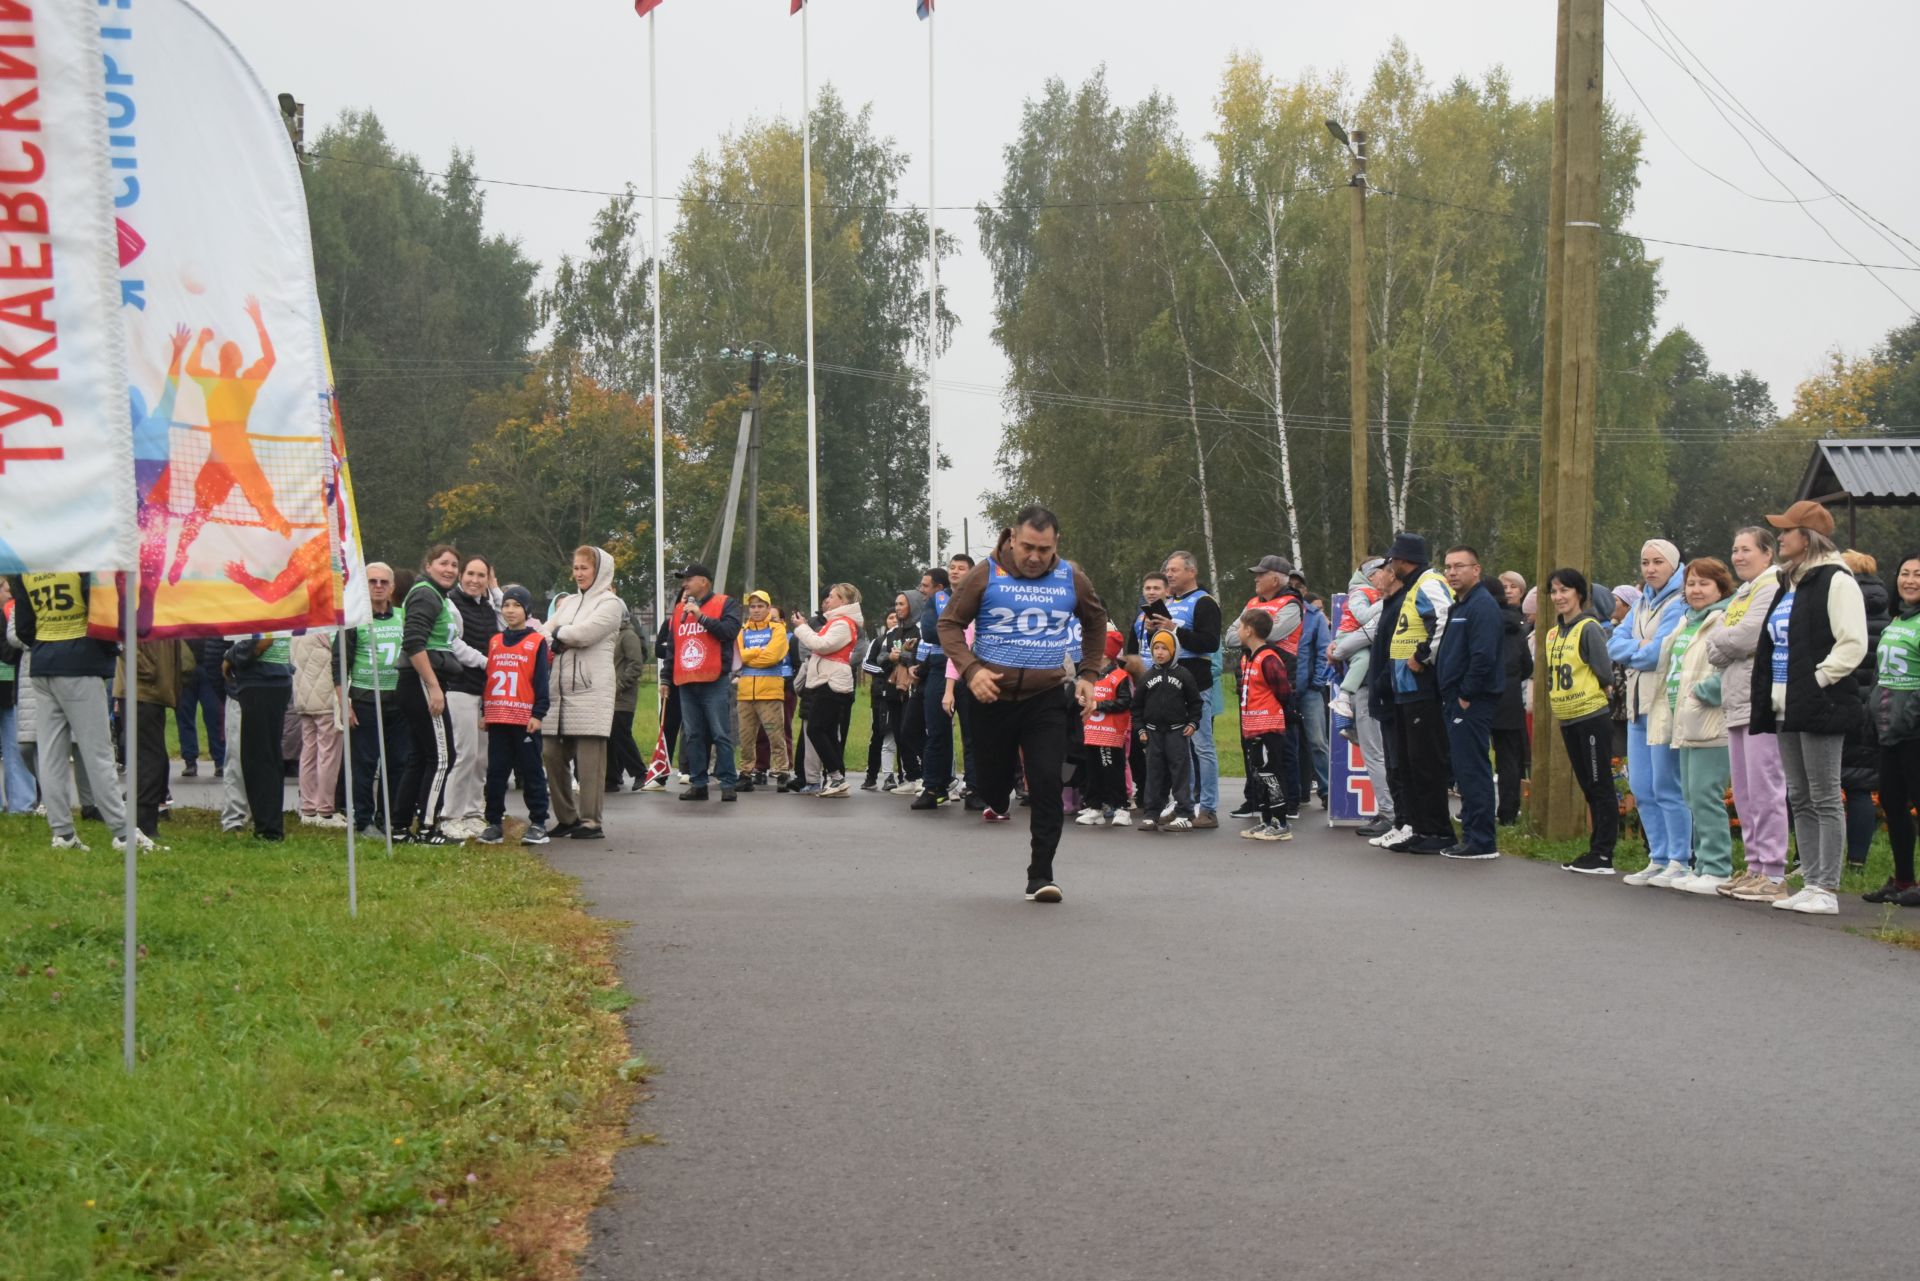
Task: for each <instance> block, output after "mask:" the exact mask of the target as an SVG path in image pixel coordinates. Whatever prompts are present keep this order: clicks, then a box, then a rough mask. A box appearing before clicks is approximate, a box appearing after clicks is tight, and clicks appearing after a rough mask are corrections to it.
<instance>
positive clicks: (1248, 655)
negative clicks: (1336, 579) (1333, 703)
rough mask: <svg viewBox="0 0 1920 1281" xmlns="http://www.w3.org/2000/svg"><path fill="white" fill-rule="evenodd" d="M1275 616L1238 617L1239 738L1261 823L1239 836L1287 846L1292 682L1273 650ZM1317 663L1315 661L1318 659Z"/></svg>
mask: <svg viewBox="0 0 1920 1281" xmlns="http://www.w3.org/2000/svg"><path fill="white" fill-rule="evenodd" d="M1272 637H1273V615H1271V614H1269V613H1267V612H1266V611H1265V610H1259V609H1250V610H1248V611H1247V612H1246V613H1244V614H1242V615H1240V737H1241V739H1242V740H1243V741H1244V742H1245V743H1246V746H1247V776H1248V777H1249V778H1251V779H1253V780H1254V781H1255V783H1256V784H1257V786H1256V787H1255V788H1254V791H1255V794H1256V795H1257V796H1258V797H1259V798H1260V799H1259V805H1260V821H1259V822H1258V823H1256V824H1254V825H1253V826H1252V827H1250V828H1248V829H1247V830H1246V831H1244V832H1242V833H1240V835H1242V836H1244V837H1246V838H1247V839H1248V840H1250V841H1290V840H1292V839H1293V830H1292V829H1291V828H1289V827H1288V826H1287V793H1286V787H1285V785H1284V784H1283V783H1282V782H1281V778H1282V775H1283V771H1284V770H1285V768H1286V760H1287V753H1286V745H1287V710H1286V709H1287V696H1288V695H1289V694H1291V693H1292V692H1293V683H1292V681H1291V680H1290V679H1289V678H1288V675H1287V656H1286V654H1285V653H1284V652H1283V651H1282V650H1281V649H1280V647H1279V646H1278V645H1275V644H1274V643H1273V640H1272ZM1316 661H1317V660H1316Z"/></svg>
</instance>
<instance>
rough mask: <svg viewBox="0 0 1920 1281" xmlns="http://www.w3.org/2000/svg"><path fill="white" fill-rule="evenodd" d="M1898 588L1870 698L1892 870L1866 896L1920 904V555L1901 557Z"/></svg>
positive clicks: (1878, 900) (1882, 638) (1904, 904)
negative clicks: (1918, 812)
mask: <svg viewBox="0 0 1920 1281" xmlns="http://www.w3.org/2000/svg"><path fill="white" fill-rule="evenodd" d="M1893 591H1894V606H1893V621H1891V622H1890V623H1888V624H1887V629H1886V630H1885V631H1884V632H1882V633H1881V634H1880V648H1879V654H1878V655H1877V660H1878V661H1877V662H1876V664H1875V670H1876V672H1877V673H1878V675H1877V678H1876V680H1875V682H1874V687H1873V692H1872V694H1871V695H1870V696H1869V698H1868V702H1867V707H1868V710H1869V714H1870V715H1871V716H1872V717H1873V721H1874V728H1875V729H1876V730H1877V731H1878V736H1879V740H1880V805H1881V807H1882V808H1883V809H1885V810H1886V811H1887V843H1888V844H1889V845H1891V846H1892V847H1893V875H1892V876H1891V877H1889V878H1888V880H1887V883H1886V884H1885V885H1882V886H1881V887H1880V888H1879V889H1877V890H1873V891H1870V892H1869V893H1867V894H1865V895H1863V896H1862V897H1864V898H1865V899H1866V900H1867V902H1869V903H1898V904H1900V906H1902V907H1920V885H1917V884H1916V881H1915V876H1914V870H1913V842H1914V824H1913V809H1914V806H1915V805H1916V804H1920V555H1910V556H1907V557H1905V558H1903V559H1902V560H1901V562H1900V571H1899V574H1898V576H1897V577H1896V578H1895V579H1894V580H1893Z"/></svg>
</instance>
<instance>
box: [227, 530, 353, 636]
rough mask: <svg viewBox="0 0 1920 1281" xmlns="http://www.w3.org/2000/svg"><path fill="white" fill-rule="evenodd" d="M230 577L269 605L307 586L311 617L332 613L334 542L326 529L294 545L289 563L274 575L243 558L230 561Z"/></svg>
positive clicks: (228, 575) (228, 570)
mask: <svg viewBox="0 0 1920 1281" xmlns="http://www.w3.org/2000/svg"><path fill="white" fill-rule="evenodd" d="M227 577H228V578H229V579H231V580H232V581H233V582H236V583H238V584H239V585H240V586H242V587H244V588H246V589H247V590H248V591H250V592H252V593H253V594H254V595H255V596H258V597H259V598H260V599H261V600H263V601H265V602H267V603H268V604H269V605H272V604H275V603H277V602H279V601H283V600H285V599H286V598H287V597H289V596H291V595H293V593H294V592H295V591H297V590H298V589H299V588H301V587H303V586H304V587H305V588H306V589H307V611H308V614H309V615H310V616H312V617H318V616H320V615H322V614H331V613H332V612H333V609H334V598H333V582H334V579H333V544H332V542H330V541H329V540H328V538H327V535H326V533H325V532H324V531H322V532H321V533H318V534H315V535H314V536H313V537H312V538H309V539H308V540H307V541H306V542H304V543H302V544H300V545H299V546H298V547H296V548H294V549H293V555H291V556H289V557H288V558H287V566H286V568H285V569H283V570H281V571H280V572H279V573H278V574H276V575H275V576H274V577H272V578H261V577H260V576H259V575H257V574H255V573H253V572H252V571H251V570H249V569H248V568H247V566H246V563H245V562H244V561H237V560H230V561H228V562H227Z"/></svg>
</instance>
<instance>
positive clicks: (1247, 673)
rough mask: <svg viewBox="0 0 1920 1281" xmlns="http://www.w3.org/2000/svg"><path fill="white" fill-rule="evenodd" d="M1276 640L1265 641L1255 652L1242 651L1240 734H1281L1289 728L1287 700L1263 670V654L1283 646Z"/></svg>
mask: <svg viewBox="0 0 1920 1281" xmlns="http://www.w3.org/2000/svg"><path fill="white" fill-rule="evenodd" d="M1279 648H1280V647H1279V646H1277V645H1273V644H1267V645H1262V646H1261V647H1260V648H1259V649H1257V650H1255V651H1253V652H1252V653H1251V654H1247V653H1243V654H1241V655H1240V737H1241V738H1258V737H1260V736H1261V735H1262V734H1279V733H1283V732H1284V731H1285V730H1286V728H1287V708H1286V703H1285V701H1284V700H1283V699H1281V697H1280V696H1279V694H1278V693H1277V692H1276V691H1275V690H1273V689H1272V688H1271V687H1270V686H1268V684H1267V678H1266V677H1264V676H1262V675H1261V674H1260V655H1262V654H1264V653H1266V652H1267V651H1268V650H1270V649H1271V650H1275V651H1276V652H1277V651H1278V650H1279Z"/></svg>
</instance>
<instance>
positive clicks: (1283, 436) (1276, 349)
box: [1266, 199, 1305, 568]
mask: <svg viewBox="0 0 1920 1281" xmlns="http://www.w3.org/2000/svg"><path fill="white" fill-rule="evenodd" d="M1266 206H1267V289H1268V293H1269V296H1270V302H1271V304H1272V307H1273V314H1272V317H1271V319H1270V324H1271V327H1272V341H1271V344H1270V346H1269V349H1268V352H1267V364H1268V365H1269V366H1270V367H1271V368H1272V370H1273V429H1274V430H1273V434H1274V439H1275V441H1276V442H1277V443H1278V444H1279V446H1280V500H1281V502H1282V503H1283V504H1284V505H1285V507H1286V513H1287V536H1288V538H1289V539H1290V540H1291V545H1292V548H1293V563H1294V566H1295V567H1296V568H1298V567H1299V565H1300V562H1301V561H1302V560H1304V559H1305V557H1304V556H1302V555H1301V551H1300V507H1299V504H1298V503H1296V502H1295V501H1294V496H1293V457H1292V450H1291V448H1290V442H1289V441H1288V439H1287V402H1286V398H1285V397H1286V391H1285V388H1284V386H1283V385H1282V383H1281V378H1280V374H1281V366H1282V356H1281V350H1280V339H1281V333H1282V325H1281V321H1280V228H1279V224H1278V223H1277V222H1276V221H1275V219H1274V204H1273V201H1272V200H1271V199H1269V200H1268V201H1267V202H1266Z"/></svg>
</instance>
